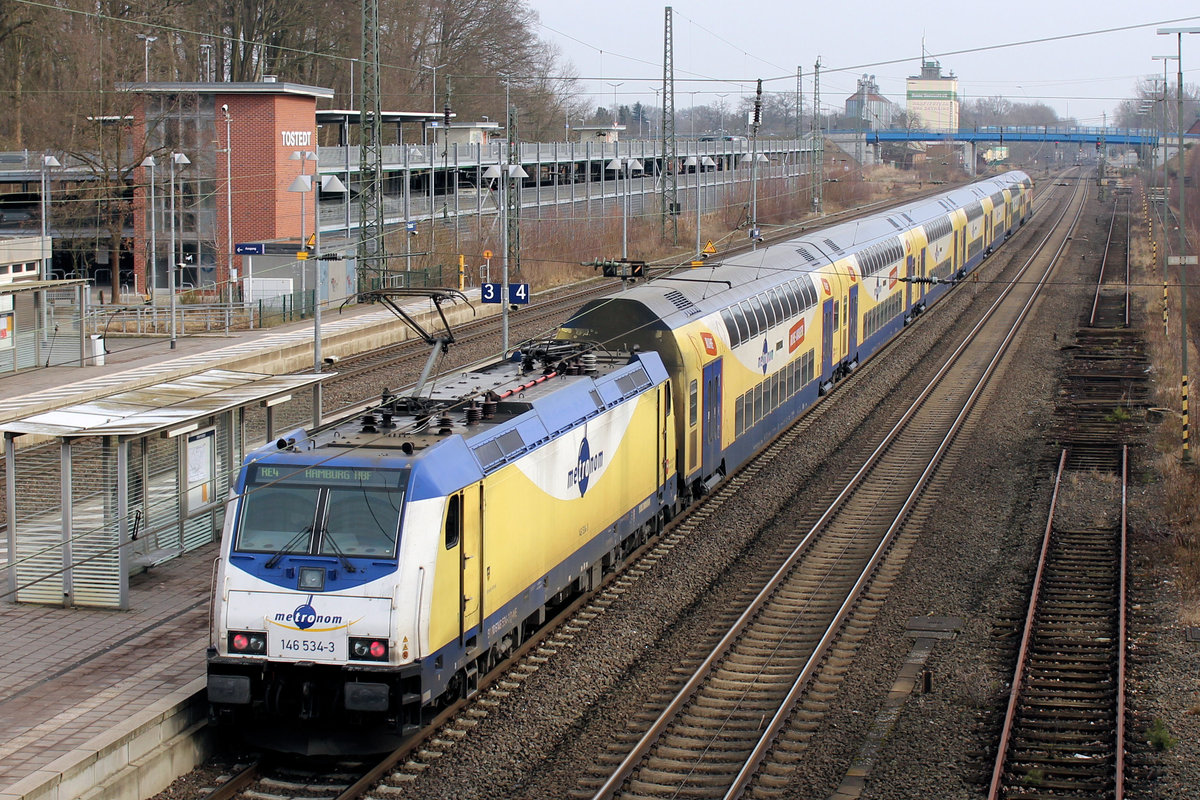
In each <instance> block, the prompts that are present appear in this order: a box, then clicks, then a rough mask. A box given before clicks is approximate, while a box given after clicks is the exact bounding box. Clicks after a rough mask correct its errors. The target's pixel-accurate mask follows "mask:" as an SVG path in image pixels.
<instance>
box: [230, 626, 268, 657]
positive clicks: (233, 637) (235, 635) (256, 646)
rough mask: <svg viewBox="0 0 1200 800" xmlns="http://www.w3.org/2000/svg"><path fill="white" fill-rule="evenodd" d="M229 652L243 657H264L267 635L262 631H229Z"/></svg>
mask: <svg viewBox="0 0 1200 800" xmlns="http://www.w3.org/2000/svg"><path fill="white" fill-rule="evenodd" d="M228 641H229V652H230V653H231V654H236V655H243V656H265V655H266V654H267V635H266V634H265V633H263V632H262V631H230V632H229V640H228Z"/></svg>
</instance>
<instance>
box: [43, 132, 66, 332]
mask: <svg viewBox="0 0 1200 800" xmlns="http://www.w3.org/2000/svg"><path fill="white" fill-rule="evenodd" d="M61 166H62V164H60V163H59V161H58V159H57V158H55V157H54V156H47V155H43V156H42V274H41V279H42V280H44V281H47V280H50V273H51V270H52V269H53V265H52V263H51V261H52V259H53V258H54V247H53V245H51V246H50V247H49V248H47V247H46V239H47V237H48V236H49V235H50V175H49V174H48V173H47V170H49V169H50V168H52V167H61ZM46 306H47V303H46V295H45V294H43V295H42V302H41V310H42V313H41V320H42V335H43V336H45V335H46V326H47V325H48V322H47V319H46V315H47V314H48V313H49V312H48V310H47V308H46Z"/></svg>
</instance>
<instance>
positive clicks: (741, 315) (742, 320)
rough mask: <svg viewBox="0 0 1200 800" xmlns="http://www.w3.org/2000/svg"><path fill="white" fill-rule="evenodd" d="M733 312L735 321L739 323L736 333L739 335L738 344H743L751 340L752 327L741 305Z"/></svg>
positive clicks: (733, 309)
mask: <svg viewBox="0 0 1200 800" xmlns="http://www.w3.org/2000/svg"><path fill="white" fill-rule="evenodd" d="M731 311H732V312H733V321H734V322H735V323H737V330H736V331H735V333H736V334H737V344H741V343H742V342H744V341H746V340H747V339H749V338H750V325H749V323H747V322H746V312H745V311H743V310H742V306H741V304H740V303H739V304H738V305H736V306H734V307H733V308H732V309H731Z"/></svg>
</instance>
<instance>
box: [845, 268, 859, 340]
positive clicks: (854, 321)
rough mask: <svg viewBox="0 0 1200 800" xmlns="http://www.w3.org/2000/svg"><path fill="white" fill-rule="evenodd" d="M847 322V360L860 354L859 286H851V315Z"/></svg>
mask: <svg viewBox="0 0 1200 800" xmlns="http://www.w3.org/2000/svg"><path fill="white" fill-rule="evenodd" d="M849 317H850V318H849V319H847V320H846V327H847V328H848V329H849V330H848V331H847V333H846V358H851V359H852V358H854V354H855V353H857V352H858V284H857V283H853V284H851V285H850V314H849Z"/></svg>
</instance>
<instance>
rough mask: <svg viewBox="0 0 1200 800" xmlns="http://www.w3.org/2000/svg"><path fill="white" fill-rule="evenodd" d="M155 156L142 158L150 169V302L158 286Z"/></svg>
mask: <svg viewBox="0 0 1200 800" xmlns="http://www.w3.org/2000/svg"><path fill="white" fill-rule="evenodd" d="M155 163H156V162H155V161H154V156H146V157H145V158H143V159H142V166H143V167H145V168H146V169H148V170H150V184H149V186H150V208H149V213H148V214H147V215H146V216H147V217H148V218H149V219H150V258H149V259H148V261H149V262H150V264H149V266H150V272H149V276H150V277H149V281H148V282H149V284H150V286H149V289H150V291H149V292H148V294H149V295H150V302H151V303H153V302H154V290H155V289H156V288H158V238H157V236H156V234H157V224H156V223H157V216H158V213H157V212H158V207H157V205H156V204H155V202H154V167H155Z"/></svg>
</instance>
